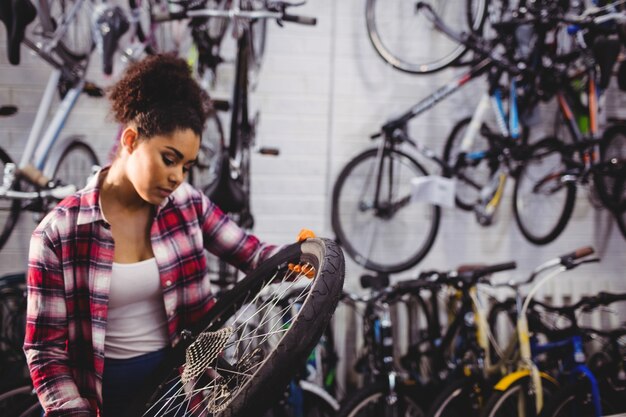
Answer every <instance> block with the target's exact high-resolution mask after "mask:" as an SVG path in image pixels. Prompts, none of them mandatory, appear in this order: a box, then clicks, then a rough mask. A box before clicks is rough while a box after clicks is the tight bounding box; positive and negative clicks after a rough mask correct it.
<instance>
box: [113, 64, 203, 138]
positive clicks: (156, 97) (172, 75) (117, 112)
mask: <svg viewBox="0 0 626 417" xmlns="http://www.w3.org/2000/svg"><path fill="white" fill-rule="evenodd" d="M109 99H110V100H111V105H112V106H111V107H112V112H113V115H114V117H115V119H116V120H117V121H118V122H119V123H122V124H128V123H131V122H132V123H135V124H136V125H137V130H138V132H139V135H141V136H143V137H145V138H150V137H153V136H155V135H169V134H171V133H173V132H175V131H176V130H181V129H191V130H192V131H193V132H194V133H196V134H197V135H198V136H201V135H202V131H203V130H204V123H205V121H206V119H207V115H208V112H209V110H210V100H209V96H208V94H207V93H206V92H205V91H204V90H202V88H200V86H199V85H198V83H196V81H195V80H194V79H193V78H192V76H191V70H190V68H189V66H188V65H187V63H186V62H185V61H184V60H182V59H180V58H176V57H174V56H170V55H154V56H150V57H148V58H146V59H144V60H142V61H139V62H137V63H135V64H133V65H131V66H130V67H129V68H128V69H127V70H126V73H125V74H124V76H123V77H122V78H121V79H120V80H119V81H118V82H117V83H116V84H115V85H113V86H112V87H111V89H110V90H109Z"/></svg>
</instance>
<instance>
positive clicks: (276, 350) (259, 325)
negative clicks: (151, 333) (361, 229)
mask: <svg viewBox="0 0 626 417" xmlns="http://www.w3.org/2000/svg"><path fill="white" fill-rule="evenodd" d="M288 263H307V264H308V265H311V266H312V267H313V268H314V270H315V273H316V275H315V277H314V279H313V280H308V279H303V280H301V281H300V282H298V281H294V280H293V277H291V276H290V274H293V272H289V270H288V268H287V264H288ZM343 275H344V262H343V256H342V253H341V250H340V249H339V247H338V246H337V245H336V244H335V243H334V242H332V241H329V240H325V239H309V240H307V241H305V242H302V243H298V244H293V245H290V246H287V247H285V248H283V249H282V250H281V251H280V252H279V253H277V254H276V255H274V256H273V257H272V258H270V259H268V260H267V261H266V262H264V263H263V264H262V265H260V266H259V267H258V268H257V269H256V270H254V271H253V272H251V273H250V274H249V275H248V276H247V277H246V278H244V279H243V280H242V281H240V282H239V283H237V284H236V285H235V287H233V289H232V290H230V291H227V292H225V293H223V294H222V296H221V298H220V299H219V300H218V302H217V303H216V304H215V305H214V306H213V308H212V309H211V310H210V311H209V313H208V315H207V316H206V317H205V318H204V319H203V320H202V323H198V324H196V325H194V326H192V327H191V328H190V330H189V332H188V333H187V332H184V333H183V334H189V335H190V337H189V338H187V339H185V338H183V339H181V341H180V342H179V343H178V344H177V345H176V346H175V348H174V350H173V352H172V353H171V354H170V355H169V358H168V359H167V360H166V362H165V363H164V365H163V367H162V369H161V370H160V371H159V376H158V377H155V378H152V379H151V382H150V386H147V387H145V390H144V392H143V393H142V395H140V396H138V397H137V402H136V403H135V404H134V405H133V407H132V408H131V409H130V410H129V411H128V412H127V414H126V415H127V416H140V415H145V416H152V415H154V411H153V410H154V409H157V410H158V409H159V408H165V409H167V408H168V407H171V408H172V409H181V410H185V409H187V410H188V411H189V412H192V410H193V409H194V408H193V407H195V406H196V405H198V406H201V407H203V408H205V409H208V410H209V411H210V412H211V413H213V414H214V415H219V416H222V417H229V416H247V415H259V412H260V411H261V410H263V409H266V408H268V407H269V406H271V405H272V404H273V403H274V401H275V400H277V399H278V397H280V395H281V394H282V393H283V392H284V391H283V388H284V387H285V386H286V385H287V383H288V382H289V380H290V379H291V378H292V377H293V376H294V375H293V374H294V373H295V372H296V371H297V370H298V369H299V366H300V364H301V363H303V362H304V361H305V359H306V356H307V355H308V354H309V352H310V351H311V349H312V348H313V346H314V345H315V343H316V342H317V340H318V339H319V337H320V336H321V334H322V332H323V331H324V328H325V327H326V324H327V323H328V321H329V320H330V317H331V315H332V313H333V311H334V309H335V307H336V305H337V302H338V299H339V295H340V293H341V287H342V286H343ZM280 277H284V278H285V279H286V280H284V281H282V282H277V279H278V278H280ZM277 284H280V285H279V286H278V287H275V286H271V287H268V286H269V285H277ZM301 284H304V286H303V287H302V290H301V295H302V297H303V304H302V308H301V309H300V310H299V311H298V312H297V314H294V315H293V317H292V321H291V322H290V323H288V325H285V323H283V321H282V320H281V318H282V317H285V314H286V313H285V312H284V311H275V310H274V308H275V307H276V305H277V304H276V302H275V301H274V298H277V297H278V298H280V297H281V293H285V292H287V291H289V289H291V288H294V287H295V286H296V285H301ZM283 286H285V287H287V288H286V289H285V288H284V287H283ZM262 294H265V295H262ZM263 297H267V298H265V300H266V301H265V302H264V303H258V302H259V301H260V300H262V299H263ZM255 300H256V303H251V302H252V301H255ZM251 306H252V307H251ZM253 318H254V320H253ZM272 319H274V320H280V322H281V323H282V324H280V325H277V327H276V328H274V330H272V328H271V329H270V330H271V331H268V330H267V328H266V326H268V325H272V323H273V322H272ZM255 320H256V321H255ZM258 320H260V321H258ZM255 323H256V324H255ZM229 328H230V329H231V330H227V329H229ZM232 329H234V330H232ZM246 330H250V334H247V333H246ZM257 330H258V331H259V332H260V333H261V334H260V335H259V337H260V341H259V342H258V344H257V343H256V342H253V341H254V340H255V339H254V332H256V331H257ZM224 332H226V334H228V332H232V333H231V337H230V339H231V340H232V341H227V344H226V345H224V347H223V348H222V349H217V348H215V349H217V350H221V351H222V353H220V354H219V355H218V356H216V357H217V359H216V360H217V364H216V363H215V362H214V361H215V359H210V358H207V356H206V355H205V354H200V353H199V352H198V350H197V347H198V343H202V342H197V341H198V340H200V341H202V340H207V338H212V337H213V336H216V335H217V336H219V335H220V334H224ZM242 332H243V333H242ZM243 334H246V342H245V343H244V344H245V345H246V346H245V347H244V346H243V345H241V346H240V345H239V343H240V342H243V340H242V339H241V337H242V336H243ZM217 336H216V337H217ZM233 336H234V339H233ZM216 340H217V339H216ZM272 343H274V344H273V345H272ZM213 346H215V344H213V343H211V344H210V345H209V347H210V348H211V349H212V350H213ZM220 346H221V345H220ZM239 348H241V350H238V349H239ZM189 352H197V353H198V354H197V355H196V354H194V353H189ZM235 353H237V354H241V357H239V358H236V357H234V356H233V354H235ZM193 358H203V359H202V360H201V361H202V362H198V359H193ZM204 361H206V362H204ZM225 361H226V362H228V363H227V364H225V363H224V362H225ZM200 364H201V365H202V367H200V368H198V365H200ZM207 364H208V367H209V368H205V365H207ZM181 365H184V368H183V369H184V371H183V372H182V374H181V372H180V369H181ZM203 369H204V370H203ZM198 372H199V373H198ZM192 373H193V374H192ZM246 374H251V375H246ZM185 375H188V376H191V379H189V378H186V377H185ZM241 375H244V376H248V378H247V379H245V380H243V381H242V380H239V378H240V376H241ZM186 389H190V390H191V392H190V393H187V391H186ZM198 390H201V391H202V392H203V397H202V398H198V397H197V396H196V395H194V394H193V392H200V391H198ZM167 391H170V392H174V394H167ZM218 394H219V395H218ZM222 394H227V395H222ZM146 404H147V405H146ZM163 411H164V410H163V409H161V410H160V411H159V415H161V414H162V413H163Z"/></svg>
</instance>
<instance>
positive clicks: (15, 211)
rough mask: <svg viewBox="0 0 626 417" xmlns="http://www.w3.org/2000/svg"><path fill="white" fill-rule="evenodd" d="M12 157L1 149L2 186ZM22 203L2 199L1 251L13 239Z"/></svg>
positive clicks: (0, 173) (15, 182)
mask: <svg viewBox="0 0 626 417" xmlns="http://www.w3.org/2000/svg"><path fill="white" fill-rule="evenodd" d="M12 162H13V161H12V160H11V157H9V155H8V154H7V153H6V152H5V151H4V149H2V148H0V164H2V165H0V176H1V178H0V184H2V181H1V180H3V179H4V167H5V166H6V165H7V164H9V163H12ZM13 190H14V191H19V190H20V184H19V181H18V180H15V181H14V182H13ZM20 209H21V203H20V200H16V199H0V249H2V248H3V247H4V245H5V244H6V243H7V241H8V240H9V237H11V233H12V232H13V229H14V228H15V225H16V224H17V220H18V219H19V217H20V211H21V210H20Z"/></svg>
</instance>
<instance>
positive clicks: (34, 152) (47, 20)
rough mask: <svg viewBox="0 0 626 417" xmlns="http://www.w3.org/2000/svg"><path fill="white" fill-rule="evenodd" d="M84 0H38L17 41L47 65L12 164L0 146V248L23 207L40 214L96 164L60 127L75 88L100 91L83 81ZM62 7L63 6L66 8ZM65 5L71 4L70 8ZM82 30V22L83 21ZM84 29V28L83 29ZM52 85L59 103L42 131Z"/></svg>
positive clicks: (86, 45)
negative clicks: (44, 82)
mask: <svg viewBox="0 0 626 417" xmlns="http://www.w3.org/2000/svg"><path fill="white" fill-rule="evenodd" d="M85 3H87V2H86V1H85V0H76V1H74V0H66V1H59V2H54V3H49V2H48V1H47V0H40V2H39V3H38V6H39V8H38V19H37V20H36V22H35V23H33V24H31V26H30V27H29V28H28V29H29V30H28V31H27V35H26V37H25V38H24V39H23V41H22V42H23V43H24V44H25V45H26V46H28V47H29V48H30V49H32V50H33V51H34V52H35V53H36V54H37V55H39V56H40V57H41V58H42V59H43V60H44V61H46V62H47V63H48V64H50V65H51V66H52V67H53V68H54V71H53V72H52V74H51V75H50V78H49V79H48V83H47V85H46V88H45V91H44V93H43V97H42V99H41V103H40V105H39V108H38V110H37V115H36V117H35V120H34V122H33V127H32V129H31V131H30V134H29V137H28V139H27V141H26V145H25V149H24V152H23V153H22V157H21V159H20V162H19V163H18V164H15V163H14V162H13V160H12V159H11V158H10V156H9V155H8V154H7V153H6V152H5V151H4V150H3V149H0V162H1V163H2V166H1V167H0V169H1V170H2V172H3V177H2V185H1V186H0V202H1V207H0V248H2V247H3V245H4V244H5V243H6V241H7V240H8V238H9V236H10V235H11V232H12V231H13V228H14V227H15V225H16V223H17V220H18V218H19V216H20V214H21V213H22V212H23V211H32V212H34V213H36V214H38V215H40V216H41V215H43V214H45V213H46V212H47V211H48V209H49V207H50V205H51V204H52V203H54V202H55V201H58V200H61V199H63V198H65V197H67V196H69V195H71V194H73V193H74V192H75V190H76V189H77V187H82V186H84V184H85V183H86V179H87V176H88V175H89V174H90V173H91V172H92V171H93V167H94V166H97V165H98V159H97V157H96V154H95V152H94V151H93V149H92V148H91V147H90V146H89V145H88V144H87V143H86V142H85V140H84V137H82V136H69V137H66V138H63V139H61V130H62V128H63V125H64V123H65V121H66V120H67V118H68V116H69V115H70V113H71V111H72V109H73V108H74V106H75V105H76V102H77V100H78V97H79V95H80V94H81V93H83V92H84V93H86V94H88V95H90V96H93V97H100V96H102V91H101V90H100V89H99V88H98V87H97V86H95V85H93V84H91V83H87V82H86V81H85V71H86V69H87V65H88V62H89V54H90V53H91V50H92V47H93V42H92V40H91V39H92V38H91V36H90V35H89V36H87V37H85V36H84V34H83V33H81V30H82V29H83V28H84V25H83V23H84V22H85V20H84V19H87V17H86V16H87V15H88V13H89V10H87V7H86V6H85ZM66 6H67V7H66ZM70 6H71V7H70ZM87 29H88V26H87ZM89 33H90V32H89ZM55 90H58V92H59V94H60V96H61V98H62V102H61V103H60V105H59V107H58V109H57V110H56V112H55V114H54V116H53V118H52V121H51V122H50V124H49V125H48V127H47V128H46V129H45V131H44V122H45V119H46V116H47V115H48V113H49V111H50V109H51V107H52V101H53V99H54V93H55Z"/></svg>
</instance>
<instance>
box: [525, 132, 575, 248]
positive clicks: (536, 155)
mask: <svg viewBox="0 0 626 417" xmlns="http://www.w3.org/2000/svg"><path fill="white" fill-rule="evenodd" d="M566 169H567V167H566V166H565V163H564V162H563V155H562V153H561V146H560V144H559V142H558V140H557V139H555V138H546V139H543V140H541V141H539V142H538V143H537V144H536V145H535V146H534V147H533V150H532V152H531V154H530V157H529V158H528V159H527V160H526V161H524V164H523V166H522V168H521V169H520V171H519V172H518V175H517V181H516V182H515V187H514V190H513V214H514V215H515V221H516V222H517V225H518V226H519V229H520V231H521V232H522V235H524V237H525V238H526V239H528V241H529V242H531V243H534V244H535V245H545V244H547V243H550V242H552V241H554V240H555V239H556V238H557V237H558V236H559V235H560V234H561V233H562V232H563V230H564V229H565V226H567V223H568V222H569V219H570V218H571V216H572V212H573V210H574V204H575V202H576V184H575V183H573V182H571V181H566V182H563V181H562V178H563V176H564V175H563V174H564V172H565V170H566ZM557 199H558V200H557ZM533 206H535V207H533ZM543 206H545V207H543Z"/></svg>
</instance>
